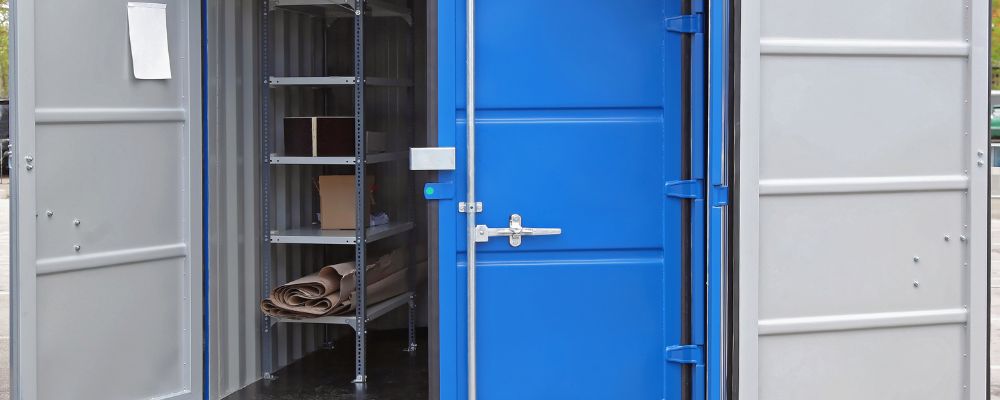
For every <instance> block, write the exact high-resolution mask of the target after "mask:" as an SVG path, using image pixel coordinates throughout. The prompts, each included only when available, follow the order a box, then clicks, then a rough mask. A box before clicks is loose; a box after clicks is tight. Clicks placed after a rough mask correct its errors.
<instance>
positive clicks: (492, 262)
mask: <svg viewBox="0 0 1000 400" xmlns="http://www.w3.org/2000/svg"><path fill="white" fill-rule="evenodd" d="M438 12H439V14H438V18H439V26H438V29H439V31H438V37H439V41H438V51H439V54H438V61H439V63H438V67H439V80H440V81H439V83H438V84H439V121H440V131H439V145H440V146H454V147H455V148H456V149H457V159H458V160H459V162H458V164H459V167H458V168H457V170H456V171H454V172H453V173H451V172H449V173H443V174H442V175H441V180H442V182H446V183H445V185H446V186H449V188H450V189H453V190H448V191H447V192H453V193H456V195H455V196H454V198H450V199H448V198H445V199H444V200H442V201H441V202H440V203H439V204H440V210H439V211H440V213H439V215H440V220H439V223H440V238H439V239H440V246H441V247H440V282H439V283H440V294H439V295H440V304H441V308H440V329H441V330H440V333H441V336H440V341H441V348H440V357H441V362H440V365H441V371H440V372H441V398H443V399H460V398H466V397H467V395H468V393H467V385H468V383H469V381H468V379H467V371H468V367H469V364H468V354H467V344H468V342H467V340H468V335H467V334H466V332H467V321H468V320H467V315H468V309H467V293H468V286H467V285H466V274H467V268H466V267H467V263H466V259H467V258H466V252H465V251H463V249H465V248H466V233H467V232H466V218H467V215H466V213H460V212H459V201H464V195H462V194H464V193H465V192H466V184H467V182H466V169H465V168H464V162H463V160H465V159H466V151H465V149H466V136H465V132H466V123H467V120H466V104H467V103H466V89H467V87H466V73H465V65H466V51H465V47H466V41H465V40H466V29H465V27H466V24H465V21H466V4H465V1H464V0H441V1H440V2H439V9H438ZM681 12H682V7H681V1H680V0H630V1H627V2H607V1H596V0H546V1H537V0H504V1H499V0H480V1H478V2H477V5H476V12H475V18H476V25H475V26H476V29H475V31H476V35H477V38H476V40H475V53H476V63H475V65H476V70H475V71H476V73H475V77H476V78H475V82H476V84H475V86H476V92H477V93H476V97H475V99H476V107H475V110H476V114H475V115H476V118H475V121H476V129H477V133H476V141H475V148H476V150H475V152H476V153H475V155H476V158H475V160H476V161H475V177H474V179H475V182H476V194H475V196H476V200H477V201H479V202H482V211H481V212H478V213H475V219H476V224H480V225H484V226H487V227H489V228H507V229H513V228H515V226H513V224H514V223H515V222H519V223H520V225H521V226H523V227H525V228H559V229H561V234H559V235H550V236H523V237H520V243H519V246H516V247H515V246H514V244H517V243H515V241H514V240H510V239H509V238H508V237H493V238H491V239H489V240H488V241H487V242H485V243H479V244H478V246H477V251H476V253H477V257H476V259H477V263H476V265H477V271H478V272H477V278H476V282H477V283H476V288H477V293H478V295H477V300H476V315H477V319H478V322H477V324H476V326H477V334H476V338H475V339H476V341H477V345H476V347H475V349H476V350H477V353H478V356H477V362H476V366H477V370H478V372H477V373H476V375H475V376H476V381H477V387H478V390H477V391H476V392H477V393H478V397H479V398H482V399H515V398H516V399H535V398H537V399H663V398H666V399H678V398H681V397H682V396H683V394H684V393H685V389H684V388H683V386H684V385H685V384H689V383H690V381H689V379H686V378H685V375H684V372H683V371H684V366H683V365H682V364H679V363H672V362H668V361H667V358H669V357H668V356H669V354H667V355H665V351H664V350H665V349H666V348H668V347H671V346H676V345H679V344H683V343H684V342H685V341H690V340H691V338H690V334H689V333H690V332H691V327H690V319H689V318H686V317H685V312H686V311H685V310H684V307H686V306H694V307H697V306H696V305H692V304H691V303H690V302H688V301H685V300H684V298H685V297H686V296H687V297H688V298H689V299H690V293H691V292H690V287H688V288H687V289H685V283H684V282H685V281H687V282H688V283H690V282H691V275H690V271H689V272H687V273H685V267H684V265H689V261H690V260H688V259H686V258H685V256H684V252H685V247H688V248H689V249H690V246H691V244H690V241H689V240H685V237H686V236H685V235H688V234H689V233H687V234H686V233H685V232H690V229H691V227H690V226H688V225H685V218H684V217H683V215H684V214H685V213H690V212H691V210H690V209H689V208H686V207H685V206H683V204H684V201H683V200H680V199H678V198H674V197H669V196H667V195H665V189H664V187H665V185H666V184H667V183H668V182H673V181H679V180H683V179H687V178H689V177H690V174H691V171H690V169H689V168H687V169H686V168H683V165H684V164H685V163H690V162H691V161H692V160H691V158H690V154H689V153H688V155H685V154H686V153H685V152H690V151H691V143H690V137H689V136H688V135H686V134H684V133H683V131H685V130H686V128H685V127H687V128H690V125H685V124H684V123H683V117H684V114H685V110H688V109H689V108H686V107H685V106H684V104H685V101H687V100H686V99H690V97H688V96H690V93H685V88H686V86H685V85H684V83H683V82H684V80H685V79H687V78H689V77H690V76H689V75H688V74H684V73H682V65H683V64H684V61H683V60H682V56H681V55H682V51H681V49H682V45H683V42H682V35H679V34H677V33H675V32H669V31H668V30H667V29H666V28H665V23H664V21H665V19H666V18H669V17H675V16H677V15H680V14H681ZM444 197H448V196H444ZM515 214H516V215H517V216H519V217H520V218H519V219H517V217H515ZM515 220H516V221H515ZM497 232H500V231H497ZM500 233H503V232H500ZM506 233H507V234H508V235H509V234H510V233H511V232H510V231H506ZM684 332H688V334H685V333H684ZM688 378H690V376H688Z"/></svg>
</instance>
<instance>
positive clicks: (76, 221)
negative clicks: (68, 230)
mask: <svg viewBox="0 0 1000 400" xmlns="http://www.w3.org/2000/svg"><path fill="white" fill-rule="evenodd" d="M73 225H76V226H80V219H79V218H77V219H74V220H73Z"/></svg>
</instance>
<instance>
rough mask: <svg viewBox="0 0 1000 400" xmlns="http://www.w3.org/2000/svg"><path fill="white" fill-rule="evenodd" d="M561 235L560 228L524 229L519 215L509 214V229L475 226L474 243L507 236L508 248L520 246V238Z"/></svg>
mask: <svg viewBox="0 0 1000 400" xmlns="http://www.w3.org/2000/svg"><path fill="white" fill-rule="evenodd" d="M561 234H562V229H560V228H525V227H524V226H522V225H521V216H520V215H519V214H511V216H510V227H508V228H490V227H488V226H486V225H476V243H485V242H488V241H489V240H490V238H491V237H494V236H507V238H508V239H509V241H510V247H519V246H521V237H523V236H548V235H561Z"/></svg>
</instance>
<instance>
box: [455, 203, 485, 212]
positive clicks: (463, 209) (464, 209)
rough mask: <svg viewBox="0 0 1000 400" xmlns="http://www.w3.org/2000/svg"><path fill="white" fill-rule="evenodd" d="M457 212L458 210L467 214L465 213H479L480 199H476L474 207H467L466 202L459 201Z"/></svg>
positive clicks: (481, 208) (481, 210)
mask: <svg viewBox="0 0 1000 400" xmlns="http://www.w3.org/2000/svg"><path fill="white" fill-rule="evenodd" d="M458 212H460V213H462V214H467V213H481V212H483V203H482V202H481V201H477V202H476V204H475V208H473V207H469V206H468V204H467V203H466V202H464V201H463V202H460V203H458Z"/></svg>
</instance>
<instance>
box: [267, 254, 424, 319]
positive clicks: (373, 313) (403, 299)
mask: <svg viewBox="0 0 1000 400" xmlns="http://www.w3.org/2000/svg"><path fill="white" fill-rule="evenodd" d="M411 268H412V267H411ZM412 296H413V292H406V293H403V294H400V295H398V296H396V297H393V298H390V299H389V300H385V301H382V302H379V303H376V304H369V305H368V307H367V308H368V312H367V316H368V318H367V322H371V321H374V320H375V319H377V318H378V317H381V316H383V315H385V314H387V313H388V312H389V311H392V310H394V309H396V308H398V307H400V306H402V305H404V304H408V303H409V302H410V297H412ZM271 322H272V324H278V323H289V324H328V325H348V326H350V327H351V328H354V329H357V326H356V322H357V317H356V316H354V315H338V316H331V317H319V318H305V319H289V318H272V319H271Z"/></svg>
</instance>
